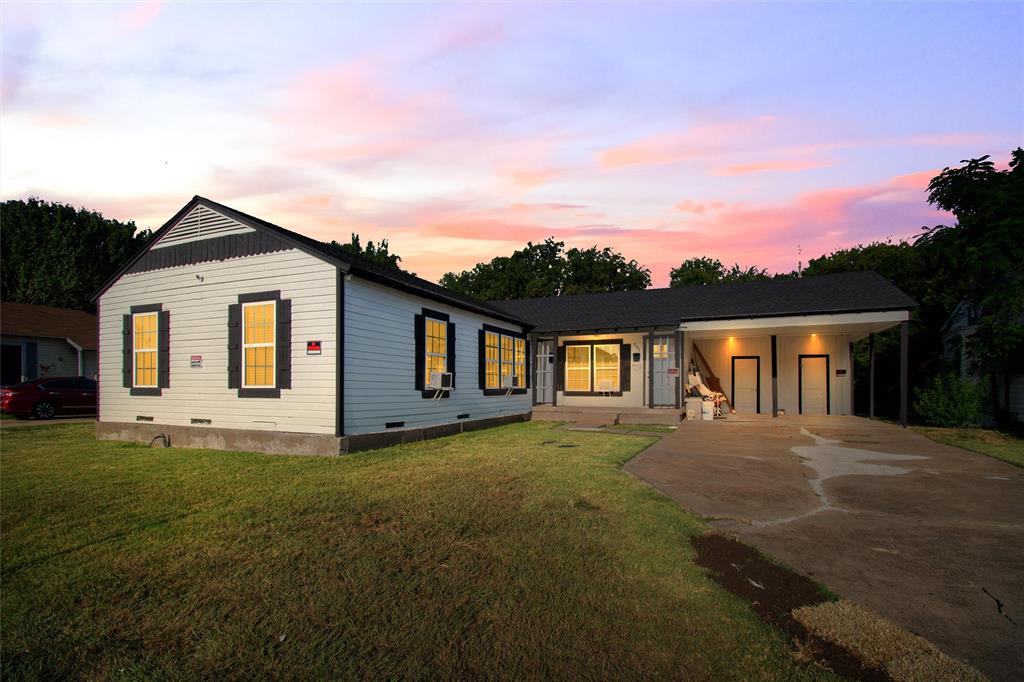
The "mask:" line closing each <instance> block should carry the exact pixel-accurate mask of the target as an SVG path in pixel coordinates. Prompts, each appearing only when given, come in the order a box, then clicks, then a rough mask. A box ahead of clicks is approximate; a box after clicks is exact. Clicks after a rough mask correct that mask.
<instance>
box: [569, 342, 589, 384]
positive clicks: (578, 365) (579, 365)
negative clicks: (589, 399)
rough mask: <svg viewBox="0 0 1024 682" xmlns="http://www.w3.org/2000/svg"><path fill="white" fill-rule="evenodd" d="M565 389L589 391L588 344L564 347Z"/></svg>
mask: <svg viewBox="0 0 1024 682" xmlns="http://www.w3.org/2000/svg"><path fill="white" fill-rule="evenodd" d="M565 390H566V391H567V392H569V393H574V392H579V393H589V392H590V346H589V345H580V346H568V345H567V346H566V347H565Z"/></svg>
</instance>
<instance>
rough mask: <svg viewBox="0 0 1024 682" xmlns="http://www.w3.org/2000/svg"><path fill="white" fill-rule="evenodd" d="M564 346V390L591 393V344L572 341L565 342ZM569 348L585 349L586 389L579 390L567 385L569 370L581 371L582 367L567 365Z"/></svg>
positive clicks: (592, 374) (592, 364)
mask: <svg viewBox="0 0 1024 682" xmlns="http://www.w3.org/2000/svg"><path fill="white" fill-rule="evenodd" d="M564 348H565V392H566V393H592V392H593V390H594V383H593V381H594V347H593V345H590V344H586V343H572V344H566V345H565V346H564ZM570 348H585V349H586V350H587V352H586V356H587V367H586V369H587V388H586V390H580V389H579V388H570V387H569V370H570V369H572V370H574V371H581V370H582V369H583V368H582V367H570V366H569V349H570Z"/></svg>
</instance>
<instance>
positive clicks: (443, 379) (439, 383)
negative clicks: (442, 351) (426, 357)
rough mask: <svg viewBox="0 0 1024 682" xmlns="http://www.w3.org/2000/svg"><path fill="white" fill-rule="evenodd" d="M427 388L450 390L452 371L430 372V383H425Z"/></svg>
mask: <svg viewBox="0 0 1024 682" xmlns="http://www.w3.org/2000/svg"><path fill="white" fill-rule="evenodd" d="M427 389H428V390H431V391H450V390H452V373H451V372H431V373H430V383H429V384H428V385H427Z"/></svg>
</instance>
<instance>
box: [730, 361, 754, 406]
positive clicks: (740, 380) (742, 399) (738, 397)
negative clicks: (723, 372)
mask: <svg viewBox="0 0 1024 682" xmlns="http://www.w3.org/2000/svg"><path fill="white" fill-rule="evenodd" d="M758 364H759V363H758V359H757V358H741V357H734V358H733V359H732V400H733V403H732V406H733V409H735V410H736V411H737V412H738V413H740V414H757V412H759V410H758V409H757V394H758V381H757V366H758Z"/></svg>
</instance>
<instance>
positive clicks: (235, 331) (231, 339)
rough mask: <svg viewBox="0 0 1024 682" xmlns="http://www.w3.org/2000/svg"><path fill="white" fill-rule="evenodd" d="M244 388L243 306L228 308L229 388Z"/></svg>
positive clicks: (233, 304) (235, 305)
mask: <svg viewBox="0 0 1024 682" xmlns="http://www.w3.org/2000/svg"><path fill="white" fill-rule="evenodd" d="M241 386H242V304H241V303H232V304H231V305H229V306H228V388H241Z"/></svg>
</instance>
